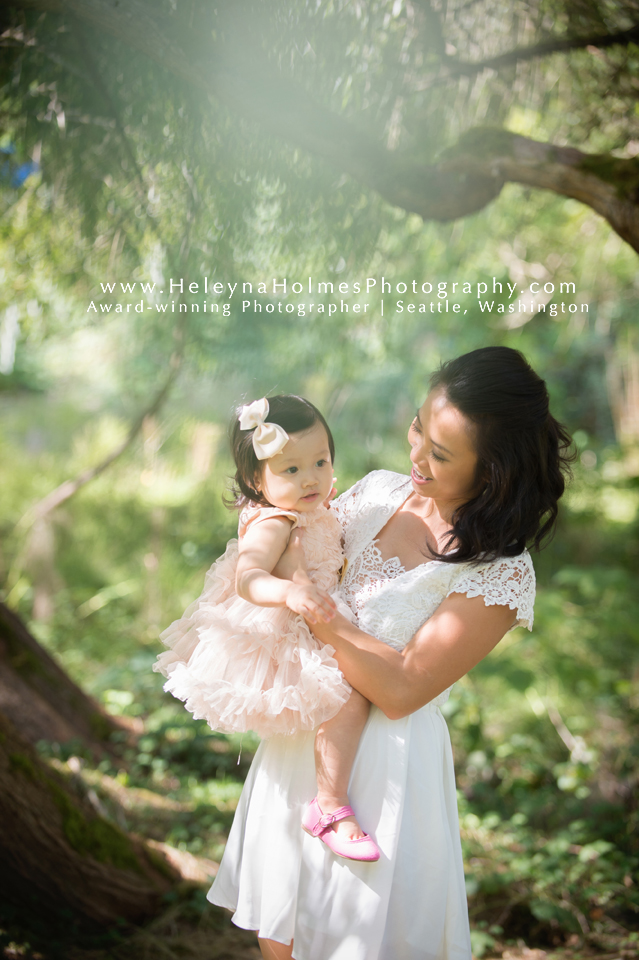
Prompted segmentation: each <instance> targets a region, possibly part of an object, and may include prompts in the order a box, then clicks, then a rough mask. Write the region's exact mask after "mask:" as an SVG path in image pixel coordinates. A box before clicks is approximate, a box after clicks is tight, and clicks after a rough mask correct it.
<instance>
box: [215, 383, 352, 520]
mask: <svg viewBox="0 0 639 960" xmlns="http://www.w3.org/2000/svg"><path fill="white" fill-rule="evenodd" d="M266 399H267V400H268V414H267V416H266V422H267V423H277V424H278V425H279V426H280V427H282V429H283V430H285V431H286V432H287V433H289V434H291V433H302V432H303V431H304V430H310V429H311V427H314V426H315V424H316V423H321V424H322V426H323V427H324V429H325V430H326V435H327V437H328V448H329V450H330V452H331V463H335V441H334V440H333V434H332V433H331V429H330V427H329V425H328V424H327V422H326V420H325V419H324V417H323V416H322V414H321V413H320V412H319V410H318V409H317V407H316V406H315V405H314V404H312V403H311V401H310V400H305V399H304V397H297V396H295V394H291V393H283V394H278V395H277V396H275V397H267V398H266ZM229 433H230V438H231V453H232V454H233V460H234V461H235V467H236V471H235V476H234V478H233V487H232V490H231V497H230V498H229V500H228V501H227V506H229V507H236V508H237V509H240V510H241V509H242V508H243V507H244V506H246V504H247V503H259V504H260V506H263V507H270V506H272V504H270V503H269V502H268V500H266V499H265V497H264V496H263V494H261V493H260V491H259V490H257V489H256V481H258V480H259V478H260V476H261V474H262V464H263V463H265V462H266V461H264V460H258V458H257V457H256V456H255V450H254V448H253V430H241V429H240V421H239V417H238V415H237V414H236V415H235V417H234V418H233V420H232V421H231V426H230V430H229Z"/></svg>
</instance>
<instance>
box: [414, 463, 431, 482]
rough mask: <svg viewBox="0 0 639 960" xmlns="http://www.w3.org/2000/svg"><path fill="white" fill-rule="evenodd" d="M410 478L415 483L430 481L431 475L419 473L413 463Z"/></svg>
mask: <svg viewBox="0 0 639 960" xmlns="http://www.w3.org/2000/svg"><path fill="white" fill-rule="evenodd" d="M410 475H411V477H412V479H413V480H414V481H415V483H420V484H423V483H431V481H432V479H433V478H432V477H425V476H424V474H423V473H420V472H419V470H418V469H417V467H416V466H415V464H413V467H412V470H411V472H410Z"/></svg>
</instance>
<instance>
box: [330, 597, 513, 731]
mask: <svg viewBox="0 0 639 960" xmlns="http://www.w3.org/2000/svg"><path fill="white" fill-rule="evenodd" d="M513 620H514V612H513V611H512V610H511V609H510V607H507V606H501V605H491V606H486V604H485V603H484V600H483V598H482V597H467V596H466V595H465V594H461V593H453V594H451V595H450V596H449V597H447V598H446V599H445V600H444V601H442V603H441V604H440V605H439V607H438V608H437V610H436V611H435V613H434V614H433V616H432V617H430V619H429V620H427V621H426V623H425V624H424V625H423V626H422V627H421V628H420V629H419V630H418V631H417V633H416V634H415V636H414V637H413V638H412V640H410V641H409V643H408V644H407V645H406V647H405V648H404V649H403V650H401V651H399V650H394V649H393V648H392V647H389V646H387V645H386V644H385V643H382V642H381V641H379V640H376V639H375V638H374V637H371V636H369V635H368V634H367V633H364V632H363V631H362V630H360V629H359V628H358V627H356V626H354V625H353V624H352V623H349V622H348V620H347V619H346V618H345V617H343V616H341V614H339V613H338V614H337V615H336V616H335V618H334V619H333V620H332V621H331V623H330V624H316V625H314V626H313V627H312V630H313V632H314V634H315V635H316V636H317V638H318V639H319V640H321V641H322V642H323V643H330V644H331V646H333V647H335V650H336V654H335V656H336V659H337V662H338V663H339V665H340V668H341V669H342V671H343V672H344V676H345V677H346V679H347V680H348V682H349V683H350V684H351V685H352V686H353V687H355V689H356V690H359V692H360V693H362V694H363V695H364V696H365V697H367V699H369V700H370V701H371V702H372V703H374V704H376V706H378V707H379V708H380V710H382V711H383V712H384V713H385V714H386V716H387V717H389V718H390V719H391V720H399V719H400V718H401V717H406V716H408V715H409V714H410V713H414V712H415V710H419V708H420V707H423V706H424V704H426V703H429V702H430V701H431V700H432V699H433V698H434V697H436V696H437V695H438V694H440V693H442V691H443V690H446V688H447V687H450V686H451V684H453V683H455V681H456V680H459V679H460V677H463V676H464V675H465V674H466V673H468V671H469V670H470V669H471V668H472V667H474V666H475V664H477V663H479V661H480V660H483V658H484V657H485V656H486V655H487V654H488V653H490V651H491V650H492V649H493V647H495V646H496V645H497V644H498V643H499V641H500V640H501V638H502V637H503V636H504V634H505V633H506V631H507V630H508V629H509V627H511V626H512V625H513Z"/></svg>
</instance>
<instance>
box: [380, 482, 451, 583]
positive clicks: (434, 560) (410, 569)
mask: <svg viewBox="0 0 639 960" xmlns="http://www.w3.org/2000/svg"><path fill="white" fill-rule="evenodd" d="M404 476H405V484H403V485H402V486H404V485H410V476H406V475H404ZM413 493H414V491H413V489H412V487H411V489H410V490H409V492H408V494H407V495H406V496H405V497H404V499H403V500H402V501H401V503H398V504H397V506H396V507H395V509H394V510H393V512H392V513H391V514H390V515H389V516H388V518H387V520H386V523H384V525H383V526H382V527H380V529H379V530H378V531H377V535H376V536H375V538H374V539H373V540H371V543H372V545H373V546H374V547H375V549H376V550H377V552H378V553H379V558H380V560H381V562H382V564H386V563H392V562H393V560H396V561H397V563H398V564H399V566H400V567H401V573H400V574H399V576H402V575H403V574H404V573H412V572H413V570H420V569H421V568H422V567H427V566H428V565H429V564H431V563H445V561H444V560H438V559H437V558H436V557H431V559H430V560H424V561H422V563H417V564H415V566H414V567H407V566H406V564H404V563H402V561H401V560H400V558H399V557H398V556H397V554H395V555H394V556H392V557H386V558H384V556H383V554H382V551H381V549H380V547H379V546H378V544H379V535H380V533H381V532H382V530H383V529H384V527H386V526H387V525H388V524H389V523H390V521H391V520H392V519H393V517H395V516H396V515H397V514H398V513H399V511H400V510H401V509H402V507H403V506H404V505H405V504H406V503H408V501H409V500H410V498H411V497H412V495H413ZM450 552H453V551H450Z"/></svg>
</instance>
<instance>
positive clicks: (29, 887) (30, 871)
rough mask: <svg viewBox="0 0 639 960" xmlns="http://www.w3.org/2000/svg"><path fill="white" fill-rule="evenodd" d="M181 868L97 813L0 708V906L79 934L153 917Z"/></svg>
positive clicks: (60, 932)
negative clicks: (44, 760) (39, 753)
mask: <svg viewBox="0 0 639 960" xmlns="http://www.w3.org/2000/svg"><path fill="white" fill-rule="evenodd" d="M179 879H180V877H179V875H178V874H177V873H176V872H175V871H174V870H173V868H172V867H170V866H169V864H168V863H167V862H166V860H165V859H164V858H163V857H162V855H161V854H159V853H158V852H156V851H153V852H151V851H149V850H148V849H147V848H146V847H145V846H144V845H143V844H142V843H141V842H140V841H137V840H135V839H133V838H131V837H130V836H127V834H125V833H123V832H122V831H121V830H119V829H118V828H117V827H115V826H114V825H113V824H111V823H109V822H107V821H106V820H103V819H102V818H101V817H99V816H97V815H96V813H95V811H94V810H93V809H92V807H91V806H90V805H89V804H88V801H86V800H84V799H83V798H81V797H79V796H75V795H74V793H73V792H72V790H71V789H70V788H69V786H68V785H67V783H66V782H65V780H64V779H63V778H62V776H60V775H59V774H58V773H57V772H56V771H55V770H53V769H51V768H50V767H49V766H48V765H47V764H45V763H44V762H43V761H42V760H40V759H39V757H38V755H37V754H36V752H35V750H34V749H33V747H32V746H31V745H30V744H29V743H28V742H27V741H26V740H25V739H23V738H22V737H21V736H20V735H19V734H18V732H17V731H16V729H15V727H14V726H13V724H11V723H10V721H9V720H8V719H7V717H6V716H5V715H4V714H3V713H0V905H1V906H2V911H3V914H4V915H5V917H6V916H7V915H9V916H12V917H13V918H14V919H15V920H17V921H18V922H19V923H23V924H26V926H27V929H34V926H35V927H36V932H37V929H38V928H42V929H43V931H44V930H47V931H49V932H50V935H51V936H53V935H57V936H64V935H67V936H68V935H69V933H72V934H74V935H75V934H78V935H81V934H82V933H83V932H89V931H91V930H95V929H96V928H97V929H99V928H100V927H103V926H105V925H110V924H113V923H115V922H116V921H117V920H118V919H120V918H121V919H123V920H125V921H136V922H139V921H140V920H143V919H145V918H146V917H149V916H152V915H153V914H154V913H156V912H157V911H158V909H159V908H160V906H161V898H162V894H163V892H165V891H166V890H168V889H169V888H170V887H171V886H172V885H174V884H175V883H176V882H177V881H179Z"/></svg>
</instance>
